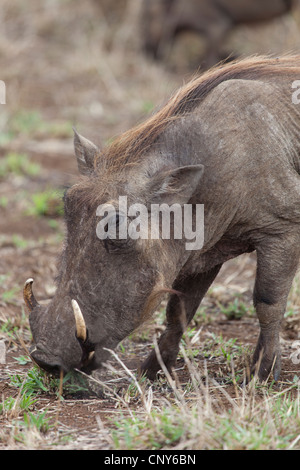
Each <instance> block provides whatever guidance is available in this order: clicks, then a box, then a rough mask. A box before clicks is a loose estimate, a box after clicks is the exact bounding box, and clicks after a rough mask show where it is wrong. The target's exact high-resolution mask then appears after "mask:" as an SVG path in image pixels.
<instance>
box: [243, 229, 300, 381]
mask: <svg viewBox="0 0 300 470" xmlns="http://www.w3.org/2000/svg"><path fill="white" fill-rule="evenodd" d="M299 249H300V244H299V235H298V234H297V233H296V232H293V231H290V232H289V234H288V236H287V235H281V236H278V237H276V238H275V237H274V238H273V237H272V238H270V237H269V238H268V239H266V240H264V241H263V242H261V243H260V244H259V246H257V248H256V251H257V273H256V281H255V288H254V296H253V300H254V306H255V307H256V313H257V316H258V319H259V323H260V335H259V338H258V342H257V345H256V349H255V352H254V355H253V362H252V374H254V373H255V372H257V375H258V377H259V379H260V380H262V381H263V380H266V379H267V378H268V376H269V375H270V373H271V372H273V377H274V380H278V378H279V375H280V370H281V352H280V341H279V333H280V325H281V321H282V318H283V315H284V312H285V309H286V302H287V297H288V294H289V291H290V288H291V285H292V282H293V278H294V276H295V273H296V270H297V266H298V261H299V251H300V250H299Z"/></svg>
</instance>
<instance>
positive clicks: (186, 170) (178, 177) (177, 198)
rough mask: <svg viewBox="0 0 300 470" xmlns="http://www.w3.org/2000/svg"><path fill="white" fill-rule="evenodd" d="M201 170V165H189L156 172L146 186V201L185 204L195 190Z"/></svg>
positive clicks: (202, 169) (201, 173) (202, 167)
mask: <svg viewBox="0 0 300 470" xmlns="http://www.w3.org/2000/svg"><path fill="white" fill-rule="evenodd" d="M203 171H204V166H203V165H189V166H182V167H180V168H176V169H172V170H165V171H161V172H157V173H156V174H155V175H154V176H153V177H152V178H151V182H150V183H149V186H148V194H149V196H148V197H147V199H148V201H149V202H150V203H151V204H152V203H159V204H162V203H166V204H169V205H171V204H174V203H179V204H186V203H187V202H188V201H189V200H190V199H191V197H192V196H193V194H194V193H195V192H196V190H197V187H198V185H199V181H200V179H201V178H202V175H203Z"/></svg>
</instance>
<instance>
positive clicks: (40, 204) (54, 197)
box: [27, 191, 63, 217]
mask: <svg viewBox="0 0 300 470" xmlns="http://www.w3.org/2000/svg"><path fill="white" fill-rule="evenodd" d="M61 196H62V195H61V194H59V192H53V191H43V192H40V193H35V194H33V195H32V197H31V201H32V202H31V206H30V207H29V209H28V210H27V214H28V215H34V216H38V217H40V216H49V217H57V216H62V215H63V201H62V197H61Z"/></svg>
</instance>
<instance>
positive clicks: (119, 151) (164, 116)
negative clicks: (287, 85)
mask: <svg viewBox="0 0 300 470" xmlns="http://www.w3.org/2000/svg"><path fill="white" fill-rule="evenodd" d="M296 73H298V74H299V77H300V55H299V56H284V57H281V58H270V57H261V56H255V57H250V58H247V59H242V60H237V61H235V62H231V63H229V64H225V65H224V64H222V65H219V66H216V67H214V68H212V69H211V70H209V71H208V72H206V73H204V74H203V75H201V76H199V77H196V78H194V79H192V80H191V81H190V82H188V83H187V84H186V85H184V86H182V87H181V88H180V89H179V90H178V91H177V92H176V93H175V94H174V95H173V96H172V97H171V98H170V100H169V101H168V102H167V104H166V105H165V106H163V107H162V108H161V109H160V110H159V111H158V112H156V113H155V114H154V115H153V116H151V117H150V118H149V119H148V120H146V121H145V122H144V123H142V124H139V125H137V126H136V127H134V128H132V129H130V130H129V131H127V132H125V133H124V134H122V135H121V136H119V137H118V138H117V139H116V140H115V141H114V142H112V143H111V144H110V145H109V146H108V147H106V148H104V149H103V151H102V152H101V154H100V155H99V157H98V159H99V160H102V161H103V159H104V161H105V163H106V166H107V167H108V168H110V169H112V170H113V169H118V170H120V169H121V168H122V167H123V166H124V165H126V164H128V163H134V162H137V161H138V160H139V158H140V157H141V156H142V155H143V154H144V153H145V152H146V151H147V150H148V149H149V147H150V146H151V145H152V144H153V143H154V142H155V140H156V139H157V138H158V136H159V135H160V134H161V133H162V132H163V131H164V130H165V129H166V127H167V126H168V125H169V124H170V122H172V120H174V119H176V118H178V117H181V116H183V115H184V114H187V113H190V112H192V111H193V110H194V109H195V108H196V107H197V106H198V105H199V104H200V102H201V101H202V100H203V99H204V98H205V97H206V96H207V95H208V93H209V92H210V91H212V90H213V89H214V88H215V87H217V86H218V85H219V84H220V83H222V82H224V81H227V80H231V79H244V80H256V79H266V78H267V79H270V80H272V79H274V78H276V77H278V76H279V75H285V76H289V75H292V74H296ZM99 163H100V161H99Z"/></svg>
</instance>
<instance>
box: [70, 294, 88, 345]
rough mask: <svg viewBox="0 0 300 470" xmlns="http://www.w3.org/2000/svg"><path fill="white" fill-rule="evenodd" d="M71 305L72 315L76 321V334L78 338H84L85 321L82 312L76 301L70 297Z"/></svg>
mask: <svg viewBox="0 0 300 470" xmlns="http://www.w3.org/2000/svg"><path fill="white" fill-rule="evenodd" d="M72 307H73V312H74V317H75V323H76V335H77V338H78V339H81V340H82V341H85V340H86V336H87V335H86V326H85V321H84V318H83V315H82V312H81V310H80V307H79V305H78V303H77V301H76V300H74V299H72Z"/></svg>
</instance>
